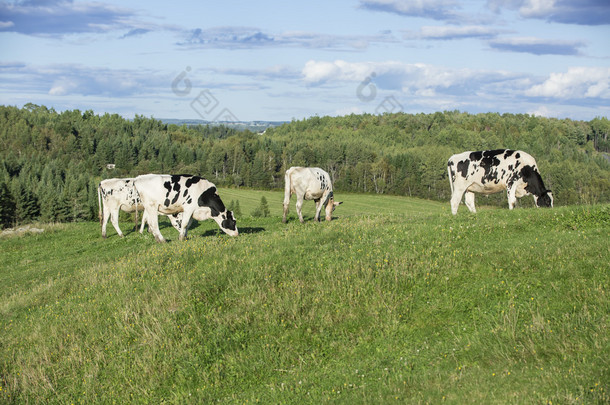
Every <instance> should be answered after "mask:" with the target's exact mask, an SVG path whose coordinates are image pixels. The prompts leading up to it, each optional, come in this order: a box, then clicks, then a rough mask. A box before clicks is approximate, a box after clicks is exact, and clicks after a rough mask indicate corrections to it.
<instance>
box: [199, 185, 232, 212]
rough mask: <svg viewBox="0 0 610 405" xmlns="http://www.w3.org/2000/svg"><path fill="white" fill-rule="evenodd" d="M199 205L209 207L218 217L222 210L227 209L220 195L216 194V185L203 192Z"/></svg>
mask: <svg viewBox="0 0 610 405" xmlns="http://www.w3.org/2000/svg"><path fill="white" fill-rule="evenodd" d="M197 205H199V206H200V207H209V208H210V210H211V211H212V216H213V217H217V216H218V215H220V213H221V212H225V211H226V208H225V205H224V204H223V203H222V200H221V199H220V196H219V195H218V194H216V187H210V188H208V189H207V190H205V191H204V192H203V193H201V195H200V196H199V199H198V200H197Z"/></svg>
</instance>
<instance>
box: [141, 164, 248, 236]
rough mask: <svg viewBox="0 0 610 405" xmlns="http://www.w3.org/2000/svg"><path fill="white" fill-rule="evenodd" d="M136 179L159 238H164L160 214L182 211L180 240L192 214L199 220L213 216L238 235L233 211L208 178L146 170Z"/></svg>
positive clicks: (231, 233)
mask: <svg viewBox="0 0 610 405" xmlns="http://www.w3.org/2000/svg"><path fill="white" fill-rule="evenodd" d="M134 183H135V188H136V190H138V193H139V194H140V199H141V200H142V205H143V206H144V212H145V215H146V216H147V219H148V226H149V228H150V230H151V231H152V233H153V235H155V239H156V240H157V242H165V238H163V235H161V232H159V225H158V222H157V218H158V215H159V214H164V215H172V214H177V213H182V221H181V226H180V229H179V231H180V240H184V239H185V238H186V234H187V230H188V225H189V224H190V222H191V220H192V219H193V218H194V219H196V220H199V221H205V220H206V219H210V218H212V219H214V221H216V223H217V224H218V226H219V227H220V229H222V230H223V231H224V232H225V233H227V234H229V235H231V236H237V235H238V230H237V226H236V222H235V218H233V213H232V212H231V211H227V209H226V208H225V205H224V204H223V203H222V200H221V199H220V196H219V195H218V193H217V191H216V186H215V185H214V184H212V183H210V182H209V181H207V180H205V179H203V178H201V177H199V176H191V175H186V174H182V175H162V174H145V175H143V176H138V177H136V178H135V180H134Z"/></svg>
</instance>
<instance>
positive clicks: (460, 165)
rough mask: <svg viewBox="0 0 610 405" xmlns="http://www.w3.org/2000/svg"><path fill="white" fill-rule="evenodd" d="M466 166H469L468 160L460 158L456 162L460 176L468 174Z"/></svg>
mask: <svg viewBox="0 0 610 405" xmlns="http://www.w3.org/2000/svg"><path fill="white" fill-rule="evenodd" d="M468 166H470V160H468V159H466V160H462V161H461V162H458V164H457V170H458V172H460V173H461V175H462V177H464V178H465V177H466V176H467V175H468Z"/></svg>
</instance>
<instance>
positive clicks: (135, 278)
mask: <svg viewBox="0 0 610 405" xmlns="http://www.w3.org/2000/svg"><path fill="white" fill-rule="evenodd" d="M282 194H283V193H281V192H277V191H275V192H274V191H253V190H240V189H221V190H220V195H221V197H222V198H223V201H224V202H225V204H229V202H230V201H231V200H234V201H236V200H239V202H240V207H241V210H242V216H241V217H238V227H239V230H240V235H239V236H238V237H236V238H231V237H229V236H227V235H225V234H223V233H222V232H221V231H219V230H218V227H217V226H216V224H215V223H214V222H212V221H207V222H204V223H199V224H196V226H194V227H193V228H192V229H191V231H190V232H189V239H188V240H187V241H185V242H180V241H179V240H178V234H177V232H176V231H175V230H174V229H173V228H171V227H170V226H169V223H164V226H163V228H162V233H163V234H164V235H165V237H166V238H167V239H168V240H169V243H167V244H157V243H155V242H154V239H153V237H152V236H151V235H150V234H146V233H145V234H144V235H140V234H139V233H137V232H133V230H132V227H133V223H132V222H130V221H127V220H125V221H123V222H122V223H121V227H122V229H123V232H124V233H125V234H126V236H125V238H123V239H121V238H119V237H118V236H117V235H116V232H114V230H113V229H112V228H109V237H108V239H106V240H104V239H102V237H101V235H100V229H99V224H97V223H94V222H82V223H72V224H57V225H38V227H43V228H45V232H43V233H42V234H26V235H23V236H13V237H3V238H0V263H1V264H0V280H1V281H2V282H1V284H0V285H1V287H0V336H1V339H0V403H8V404H12V403H14V404H38V403H52V404H55V403H61V404H65V403H69V404H71V403H74V404H78V403H85V404H90V403H109V404H111V403H120V404H122V403H145V404H146V403H148V404H161V403H170V404H185V403H187V404H188V403H193V404H199V403H212V402H219V403H239V404H249V403H267V404H271V403H273V404H275V403H278V404H279V403H282V404H293V403H294V404H301V403H311V404H318V403H327V402H332V403H363V404H379V403H433V404H436V403H443V402H445V403H460V404H461V403H477V404H479V403H489V404H494V403H511V404H515V403H516V404H520V403H523V404H531V403H542V404H581V403H584V404H589V403H593V404H597V403H599V404H601V403H608V402H610V394H609V390H610V330H609V325H610V319H609V316H610V299H609V297H608V287H609V285H610V272H609V270H610V266H609V264H608V263H610V243H609V235H610V205H593V206H566V207H560V208H555V209H536V208H517V209H515V210H513V211H509V210H508V209H506V208H486V207H484V206H483V205H482V203H484V201H485V199H484V198H480V197H479V198H478V199H477V203H478V204H477V207H478V209H479V212H478V213H477V214H476V215H475V214H470V213H469V212H467V210H466V208H465V207H464V206H463V205H462V206H461V207H460V212H459V214H458V215H457V216H455V217H454V216H452V215H451V214H450V210H449V204H448V203H438V202H431V201H427V200H419V199H413V198H406V197H397V196H377V195H362V194H344V193H336V199H337V200H339V201H344V204H343V205H341V206H339V207H338V208H337V210H336V211H335V213H334V219H333V221H332V222H321V223H317V222H314V221H313V220H312V216H313V212H314V209H313V203H311V202H307V203H306V204H305V210H304V214H305V219H306V222H305V223H304V224H300V223H299V221H298V220H297V219H296V214H295V209H294V197H293V200H292V203H291V208H290V215H289V222H288V223H287V224H282V223H281V210H282V206H281V203H282V199H283V195H282ZM262 196H265V198H266V199H267V200H268V203H269V208H270V212H271V215H270V216H269V217H261V218H255V217H252V216H250V213H251V212H252V211H253V210H254V209H255V208H256V207H257V206H258V205H259V203H260V199H261V197H262ZM530 198H531V197H530Z"/></svg>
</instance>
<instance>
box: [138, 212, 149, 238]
mask: <svg viewBox="0 0 610 405" xmlns="http://www.w3.org/2000/svg"><path fill="white" fill-rule="evenodd" d="M146 222H147V219H146V210H144V212H143V213H142V225H140V234H141V233H143V232H144V226H145V225H146ZM148 229H149V230H150V227H148Z"/></svg>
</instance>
